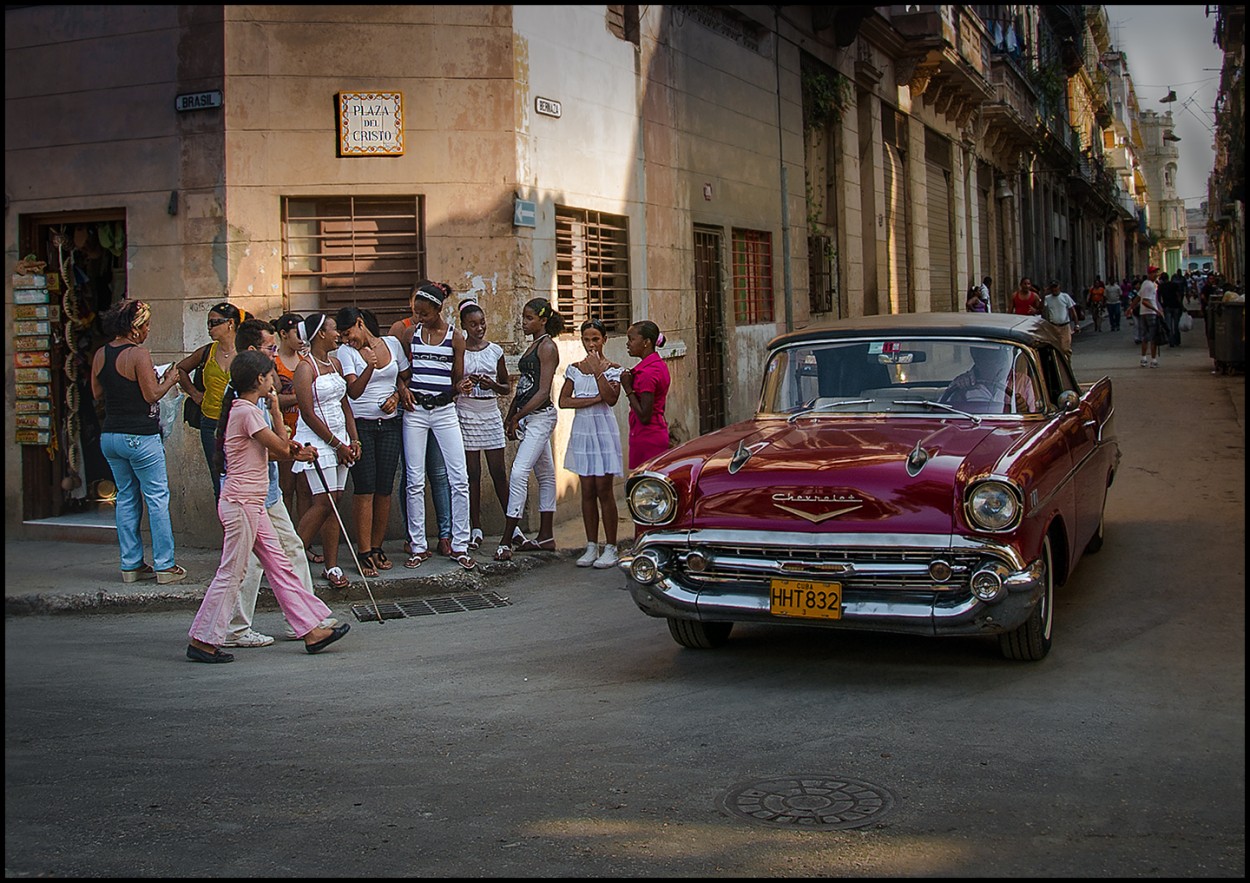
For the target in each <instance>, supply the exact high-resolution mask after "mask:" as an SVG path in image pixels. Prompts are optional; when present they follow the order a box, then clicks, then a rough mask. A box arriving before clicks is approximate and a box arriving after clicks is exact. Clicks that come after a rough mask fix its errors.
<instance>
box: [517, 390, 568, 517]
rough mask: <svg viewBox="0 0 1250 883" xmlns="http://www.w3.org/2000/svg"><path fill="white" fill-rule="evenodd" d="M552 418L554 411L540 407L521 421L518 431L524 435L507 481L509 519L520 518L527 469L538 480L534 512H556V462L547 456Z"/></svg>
mask: <svg viewBox="0 0 1250 883" xmlns="http://www.w3.org/2000/svg"><path fill="white" fill-rule="evenodd" d="M556 416H557V415H556V409H555V408H543V409H541V410H538V411H533V412H531V413H529V414H527V415H525V416H524V417H522V418H521V423H520V426H519V428H520V430H521V431H522V432H523V433H524V435H523V436H522V437H521V443H520V445H518V446H517V451H516V459H515V460H513V461H512V475H511V478H510V479H509V481H508V517H509V518H520V517H521V513H522V512H523V511H524V510H525V498H526V497H527V496H529V483H530V470H533V471H534V475H535V476H536V477H537V478H538V511H539V512H554V511H556V461H555V457H553V456H552V454H551V434H552V433H553V432H555V429H556ZM519 434H520V433H518V435H519Z"/></svg>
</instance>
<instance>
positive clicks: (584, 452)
mask: <svg viewBox="0 0 1250 883" xmlns="http://www.w3.org/2000/svg"><path fill="white" fill-rule="evenodd" d="M581 330H582V346H583V347H585V349H586V358H584V359H582V360H581V361H580V362H574V363H573V364H572V365H569V367H568V368H566V369H565V371H564V388H563V389H561V390H560V407H561V408H572V409H574V414H573V426H572V428H571V429H570V430H569V444H568V448H567V449H566V450H565V454H564V468H565V469H567V470H569V471H570V472H573V473H576V475H577V477H578V480H579V482H580V484H581V491H582V524H583V525H584V526H585V528H586V551H585V552H584V553H583V554H582V557H580V558H578V559H577V566H578V567H596V568H598V569H600V570H603V569H606V568H609V567H614V566H615V565H616V563H617V549H616V531H617V520H618V515H617V511H616V491H615V481H616V476H618V475H621V474H622V473H623V472H624V469H623V468H622V462H621V430H620V427H619V426H618V425H617V423H616V417H615V416H614V415H613V414H612V406H613V405H615V404H616V402H617V399H618V398H619V397H620V394H621V366H620V365H617V364H615V363H614V362H610V361H608V359H607V358H606V357H605V356H604V355H603V347H604V344H605V343H607V340H608V329H607V326H605V325H604V324H603V323H602V322H600V321H599V320H598V319H589V320H587V321H585V322H583V323H582V329H581ZM600 516H602V521H603V541H604V545H603V548H602V550H601V549H600V548H599V521H600Z"/></svg>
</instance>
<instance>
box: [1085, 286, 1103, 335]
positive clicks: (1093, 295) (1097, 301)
mask: <svg viewBox="0 0 1250 883" xmlns="http://www.w3.org/2000/svg"><path fill="white" fill-rule="evenodd" d="M1088 303H1089V315H1090V318H1091V319H1093V321H1094V331H1102V317H1103V314H1104V313H1105V312H1106V311H1107V286H1106V285H1105V284H1104V283H1103V281H1102V277H1101V276H1096V277H1094V284H1093V285H1091V286H1090V287H1089V299H1088Z"/></svg>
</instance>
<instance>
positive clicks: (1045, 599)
mask: <svg viewBox="0 0 1250 883" xmlns="http://www.w3.org/2000/svg"><path fill="white" fill-rule="evenodd" d="M1052 565H1053V561H1052V559H1051V549H1050V537H1046V539H1045V540H1043V541H1042V582H1043V584H1044V588H1043V589H1042V597H1041V598H1039V599H1038V602H1037V603H1036V604H1035V605H1033V612H1032V613H1030V614H1029V618H1028V619H1027V620H1025V622H1024V624H1023V625H1021V626H1020V627H1019V628H1017V629H1015V630H1014V631H1010V632H1007V633H1006V634H1003V635H999V636H998V648H999V649H1000V650H1001V651H1002V653H1003V655H1004V656H1006V657H1007V658H1008V659H1021V660H1025V661H1028V662H1036V661H1037V660H1039V659H1043V658H1044V657H1045V656H1046V654H1047V653H1049V652H1050V633H1051V628H1052V626H1053V625H1054V615H1055V613H1054V611H1055V575H1054V567H1053V566H1052Z"/></svg>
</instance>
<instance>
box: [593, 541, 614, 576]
mask: <svg viewBox="0 0 1250 883" xmlns="http://www.w3.org/2000/svg"><path fill="white" fill-rule="evenodd" d="M619 560H620V559H619V558H618V557H617V554H616V546H606V545H605V546H604V547H603V554H602V555H600V556H599V557H598V558H596V559H595V567H596V568H597V569H598V570H607V569H608V568H609V567H616V562H617V561H619Z"/></svg>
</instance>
